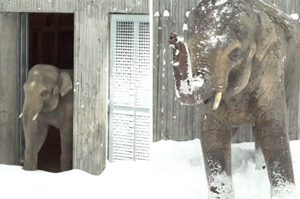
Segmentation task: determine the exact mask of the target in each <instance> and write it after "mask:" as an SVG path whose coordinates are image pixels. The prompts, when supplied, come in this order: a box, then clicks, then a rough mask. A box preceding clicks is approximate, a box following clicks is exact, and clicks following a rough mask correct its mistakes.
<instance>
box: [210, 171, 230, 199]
mask: <svg viewBox="0 0 300 199" xmlns="http://www.w3.org/2000/svg"><path fill="white" fill-rule="evenodd" d="M208 199H234V190H233V185H232V180H231V178H230V177H228V175H227V174H226V173H225V172H222V173H220V174H218V175H215V176H213V180H212V182H211V183H210V184H209V193H208Z"/></svg>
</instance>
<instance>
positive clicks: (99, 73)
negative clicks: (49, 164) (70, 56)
mask: <svg viewBox="0 0 300 199" xmlns="http://www.w3.org/2000/svg"><path fill="white" fill-rule="evenodd" d="M94 2H95V4H96V5H99V4H98V1H97V0H95V1H94ZM107 23H108V20H107V18H106V17H103V18H102V16H101V7H100V6H94V5H91V4H81V5H79V3H78V7H77V11H76V12H75V66H74V67H75V68H74V69H75V70H74V84H75V85H74V89H75V90H74V92H75V93H74V99H75V101H74V141H73V143H74V144H73V147H74V149H73V151H74V154H73V168H74V169H81V170H84V171H87V172H89V173H91V174H94V175H99V174H101V172H102V171H103V170H104V168H105V163H106V150H105V148H106V126H107V110H106V109H107V107H106V101H107V100H106V98H107V88H106V77H107V70H106V68H107V65H106V64H104V63H106V56H107V43H106V41H107V40H108V38H107V35H108V33H107V27H106V25H107Z"/></svg>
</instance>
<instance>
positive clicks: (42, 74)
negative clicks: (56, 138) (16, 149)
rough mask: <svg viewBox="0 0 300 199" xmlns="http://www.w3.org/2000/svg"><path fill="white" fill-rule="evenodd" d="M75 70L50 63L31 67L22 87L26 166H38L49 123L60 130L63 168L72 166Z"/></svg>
mask: <svg viewBox="0 0 300 199" xmlns="http://www.w3.org/2000/svg"><path fill="white" fill-rule="evenodd" d="M72 88H73V70H59V69H58V68H57V67H55V66H52V65H47V64H37V65H35V66H33V67H32V69H30V71H29V74H28V79H27V81H26V82H25V84H24V86H23V89H24V93H25V100H24V104H23V110H22V113H21V115H20V118H22V123H23V128H24V134H25V160H24V165H23V169H24V170H37V163H38V153H39V151H40V149H41V147H42V145H43V143H44V141H45V140H46V137H47V134H48V128H49V126H54V127H56V128H58V129H59V130H60V137H61V171H67V170H71V169H72V158H73V92H72Z"/></svg>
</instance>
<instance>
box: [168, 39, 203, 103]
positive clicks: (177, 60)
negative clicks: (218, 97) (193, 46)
mask: <svg viewBox="0 0 300 199" xmlns="http://www.w3.org/2000/svg"><path fill="white" fill-rule="evenodd" d="M169 44H170V46H171V47H173V71H174V76H175V77H174V82H175V91H176V96H177V98H178V100H179V101H180V102H181V103H182V104H185V105H191V104H196V103H197V102H196V98H195V96H194V92H193V89H192V83H193V82H191V81H190V80H191V78H190V77H191V75H192V73H191V64H190V61H189V57H188V49H187V46H186V44H185V42H184V40H183V38H182V37H181V36H178V35H177V34H176V33H172V34H171V35H170V38H169Z"/></svg>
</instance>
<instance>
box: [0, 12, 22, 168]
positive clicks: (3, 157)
mask: <svg viewBox="0 0 300 199" xmlns="http://www.w3.org/2000/svg"><path fill="white" fill-rule="evenodd" d="M17 18H18V15H17V13H0V29H1V31H0V37H1V38H5V39H1V40H0V91H1V95H0V121H1V123H0V163H1V164H18V163H19V162H18V160H17V159H18V152H19V151H18V150H17V148H18V147H17V146H18V145H17V144H18V142H17V138H18V137H17V132H16V130H17V125H16V119H17V118H18V117H17V115H18V109H17V92H16V89H17V83H18V79H17V66H18V52H17V45H18V43H17V42H18V38H17V37H18V32H17V30H18V29H17Z"/></svg>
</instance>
